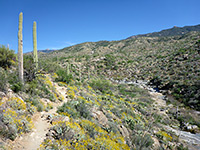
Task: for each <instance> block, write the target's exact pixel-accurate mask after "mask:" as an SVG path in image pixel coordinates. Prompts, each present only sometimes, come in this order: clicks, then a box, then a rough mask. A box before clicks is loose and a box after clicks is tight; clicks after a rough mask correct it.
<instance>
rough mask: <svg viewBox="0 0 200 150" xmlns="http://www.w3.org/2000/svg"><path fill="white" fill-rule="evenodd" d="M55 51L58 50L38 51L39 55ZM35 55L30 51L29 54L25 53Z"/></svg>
mask: <svg viewBox="0 0 200 150" xmlns="http://www.w3.org/2000/svg"><path fill="white" fill-rule="evenodd" d="M53 51H56V50H49V49H46V50H38V53H40V52H41V53H51V52H53ZM32 53H33V51H30V52H27V53H25V54H32Z"/></svg>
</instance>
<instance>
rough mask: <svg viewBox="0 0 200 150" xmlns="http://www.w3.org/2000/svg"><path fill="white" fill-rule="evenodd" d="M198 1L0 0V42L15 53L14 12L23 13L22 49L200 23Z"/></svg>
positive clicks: (16, 22) (113, 38)
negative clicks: (34, 42) (34, 30)
mask: <svg viewBox="0 0 200 150" xmlns="http://www.w3.org/2000/svg"><path fill="white" fill-rule="evenodd" d="M199 7H200V0H0V19H1V22H0V44H4V45H7V44H9V45H10V48H11V49H14V50H16V51H17V32H18V31H17V30H18V15H19V13H20V12H23V19H24V22H23V43H24V52H28V51H32V49H33V48H32V47H33V46H32V24H33V21H36V22H37V40H38V49H47V48H48V49H61V48H63V47H67V46H71V45H74V44H78V43H82V42H88V41H89V42H93V41H94V42H95V41H100V40H121V39H125V38H127V37H129V36H132V35H136V34H143V33H149V32H154V31H160V30H162V29H167V28H171V27H173V26H175V25H176V26H180V27H182V26H185V25H197V24H200V9H199Z"/></svg>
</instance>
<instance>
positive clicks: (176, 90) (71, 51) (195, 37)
mask: <svg viewBox="0 0 200 150" xmlns="http://www.w3.org/2000/svg"><path fill="white" fill-rule="evenodd" d="M42 57H47V59H51V58H52V59H51V60H53V61H55V60H56V61H57V62H58V63H60V64H61V65H63V66H65V64H66V62H70V63H72V64H73V65H75V66H76V67H78V68H79V71H78V70H77V74H79V75H80V74H81V75H82V72H84V75H85V74H91V75H92V74H98V75H102V76H106V77H107V78H113V79H116V80H124V79H126V80H129V81H131V80H141V79H142V80H146V81H148V83H149V84H152V85H154V86H155V88H158V89H159V90H161V91H163V92H164V93H166V94H170V95H172V96H173V97H174V98H175V99H177V100H179V101H180V102H181V103H184V104H185V105H188V106H190V107H192V108H195V109H197V110H199V109H200V101H199V99H200V89H199V87H200V72H199V70H200V68H199V67H200V65H199V64H200V33H199V32H190V33H187V34H184V35H179V36H169V37H137V38H133V39H126V40H121V41H100V42H87V43H82V44H78V45H75V46H71V47H67V48H64V49H62V50H60V51H56V52H53V53H50V54H49V55H42ZM80 69H81V70H80Z"/></svg>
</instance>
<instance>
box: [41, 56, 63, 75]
mask: <svg viewBox="0 0 200 150" xmlns="http://www.w3.org/2000/svg"><path fill="white" fill-rule="evenodd" d="M60 68H61V67H60V66H59V65H58V63H57V62H52V61H51V60H47V59H42V60H40V61H39V62H38V69H39V70H41V71H43V72H46V73H54V72H57V71H58V70H59V69H60Z"/></svg>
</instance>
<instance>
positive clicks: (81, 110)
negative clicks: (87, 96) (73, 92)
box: [57, 100, 91, 119]
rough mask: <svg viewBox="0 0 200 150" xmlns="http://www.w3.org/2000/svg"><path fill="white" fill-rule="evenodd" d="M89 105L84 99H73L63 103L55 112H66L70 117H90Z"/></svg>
mask: <svg viewBox="0 0 200 150" xmlns="http://www.w3.org/2000/svg"><path fill="white" fill-rule="evenodd" d="M89 108H90V106H89V105H88V104H87V103H86V102H85V101H84V100H79V101H78V100H73V101H69V102H67V103H64V104H63V105H62V106H60V107H58V110H57V112H58V113H59V114H64V115H65V114H67V115H70V116H71V117H72V118H79V117H82V118H86V119H91V112H90V109H89Z"/></svg>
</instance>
